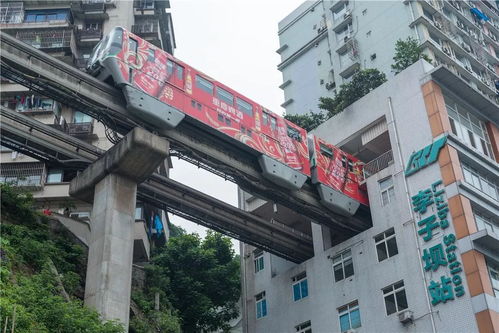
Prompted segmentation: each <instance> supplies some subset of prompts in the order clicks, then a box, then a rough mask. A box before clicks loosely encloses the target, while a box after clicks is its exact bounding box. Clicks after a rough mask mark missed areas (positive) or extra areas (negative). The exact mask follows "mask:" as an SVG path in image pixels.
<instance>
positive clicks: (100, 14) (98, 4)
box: [71, 0, 110, 20]
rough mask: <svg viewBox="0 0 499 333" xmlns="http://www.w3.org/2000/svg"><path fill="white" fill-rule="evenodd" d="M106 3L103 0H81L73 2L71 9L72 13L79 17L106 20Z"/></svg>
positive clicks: (107, 16) (107, 15)
mask: <svg viewBox="0 0 499 333" xmlns="http://www.w3.org/2000/svg"><path fill="white" fill-rule="evenodd" d="M106 3H107V1H105V0H83V1H81V2H75V3H73V4H72V6H71V10H72V11H73V15H74V16H75V17H77V18H80V19H86V20H89V19H91V20H106V19H108V18H109V14H108V13H107V6H106ZM109 3H110V2H109Z"/></svg>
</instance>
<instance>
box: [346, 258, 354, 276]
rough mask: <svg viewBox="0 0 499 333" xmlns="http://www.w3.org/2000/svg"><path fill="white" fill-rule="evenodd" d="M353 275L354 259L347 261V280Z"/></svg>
mask: <svg viewBox="0 0 499 333" xmlns="http://www.w3.org/2000/svg"><path fill="white" fill-rule="evenodd" d="M352 275H353V261H352V258H350V259H347V260H345V278H347V277H349V276H352Z"/></svg>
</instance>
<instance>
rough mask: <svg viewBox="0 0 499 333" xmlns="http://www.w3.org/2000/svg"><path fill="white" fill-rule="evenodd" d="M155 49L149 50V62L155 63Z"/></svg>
mask: <svg viewBox="0 0 499 333" xmlns="http://www.w3.org/2000/svg"><path fill="white" fill-rule="evenodd" d="M154 60H155V57H154V49H149V50H148V52H147V61H154Z"/></svg>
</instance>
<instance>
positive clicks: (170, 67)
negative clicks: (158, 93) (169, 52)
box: [166, 60, 173, 79]
mask: <svg viewBox="0 0 499 333" xmlns="http://www.w3.org/2000/svg"><path fill="white" fill-rule="evenodd" d="M172 74H173V62H172V61H171V60H167V61H166V76H167V78H168V79H170V78H171V76H172Z"/></svg>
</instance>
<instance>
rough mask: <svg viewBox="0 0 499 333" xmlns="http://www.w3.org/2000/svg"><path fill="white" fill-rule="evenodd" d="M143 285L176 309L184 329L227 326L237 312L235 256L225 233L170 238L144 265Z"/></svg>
mask: <svg viewBox="0 0 499 333" xmlns="http://www.w3.org/2000/svg"><path fill="white" fill-rule="evenodd" d="M147 285H148V286H149V287H148V288H154V289H156V290H158V291H159V292H160V297H161V298H162V299H165V298H168V299H169V301H170V302H171V304H172V305H173V306H174V307H175V308H176V309H177V310H178V316H179V317H180V318H181V321H182V323H181V324H182V331H184V332H197V331H201V330H208V331H215V330H219V329H222V330H224V329H228V328H229V327H228V324H227V322H228V321H229V320H231V319H234V318H236V317H237V315H238V310H237V301H238V300H239V296H240V282H239V260H238V258H237V256H235V254H234V250H233V249H232V244H231V242H230V238H228V237H225V236H222V235H221V234H219V233H216V232H213V231H208V234H207V236H206V238H205V239H204V240H201V238H200V237H199V236H198V235H197V234H185V233H180V234H179V235H177V236H176V237H172V238H170V240H169V241H168V243H167V244H166V246H165V247H164V248H162V249H160V250H159V252H158V254H157V255H156V256H155V257H153V258H152V264H151V265H149V266H148V268H147Z"/></svg>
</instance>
